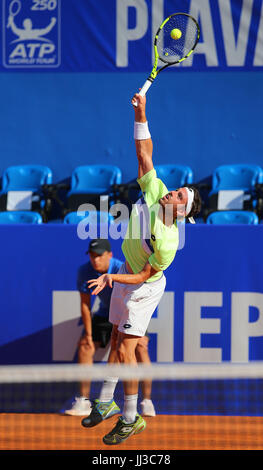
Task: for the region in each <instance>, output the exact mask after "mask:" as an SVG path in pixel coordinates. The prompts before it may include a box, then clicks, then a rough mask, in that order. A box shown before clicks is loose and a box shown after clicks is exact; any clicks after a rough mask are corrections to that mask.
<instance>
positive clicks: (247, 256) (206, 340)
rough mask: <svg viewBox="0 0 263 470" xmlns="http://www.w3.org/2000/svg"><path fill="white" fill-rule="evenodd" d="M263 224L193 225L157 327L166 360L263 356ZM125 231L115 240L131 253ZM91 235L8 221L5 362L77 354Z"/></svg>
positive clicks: (0, 353) (0, 338)
mask: <svg viewBox="0 0 263 470" xmlns="http://www.w3.org/2000/svg"><path fill="white" fill-rule="evenodd" d="M262 231H263V225H259V226H208V225H201V224H200V225H196V226H193V227H192V226H190V225H187V226H186V233H185V244H184V246H183V247H182V249H180V250H179V251H178V252H177V254H176V257H175V260H174V262H173V263H172V265H171V266H170V267H169V268H168V269H167V271H166V273H165V274H166V278H167V284H166V290H165V293H164V296H163V298H162V300H161V302H160V305H159V307H158V309H157V310H156V312H155V314H154V316H153V317H152V319H151V322H150V326H149V329H148V331H149V333H150V336H151V340H150V355H151V359H152V361H157V362H165V363H169V362H174V361H175V362H177V361H179V362H181V361H184V362H188V363H194V362H197V363H209V362H210V363H220V362H224V361H231V362H248V361H253V360H263V287H262V279H263V265H262V263H261V262H260V260H259V253H260V252H261V248H262V235H263V234H262ZM121 243H122V239H121V238H120V239H118V240H116V239H111V244H112V251H113V254H114V256H115V257H117V258H119V259H121V260H123V259H124V258H123V254H122V252H121ZM88 244H89V240H88V239H84V238H79V236H78V234H77V229H76V226H70V225H63V224H61V225H59V224H58V225H56V224H48V225H44V224H43V225H41V226H12V227H10V226H2V227H1V232H0V257H1V270H2V273H3V274H2V278H1V295H0V311H1V319H0V363H1V364H33V363H36V364H38V363H44V364H45V363H54V362H56V363H57V362H58V363H60V362H62V363H65V362H72V361H76V357H77V344H78V340H79V337H80V335H81V333H82V330H83V325H82V323H81V314H80V296H79V292H78V291H77V287H76V278H77V271H78V268H79V266H80V265H81V264H83V263H85V262H87V261H88V257H87V255H86V254H85V253H86V251H87V246H88Z"/></svg>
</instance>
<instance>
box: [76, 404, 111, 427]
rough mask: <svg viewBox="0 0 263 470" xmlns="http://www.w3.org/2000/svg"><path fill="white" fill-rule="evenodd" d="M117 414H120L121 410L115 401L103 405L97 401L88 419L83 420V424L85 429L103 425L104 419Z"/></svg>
mask: <svg viewBox="0 0 263 470" xmlns="http://www.w3.org/2000/svg"><path fill="white" fill-rule="evenodd" d="M117 413H120V408H119V407H118V406H117V405H116V403H115V401H114V400H111V401H110V402H108V403H102V402H100V401H99V400H97V399H96V400H94V403H93V405H92V411H91V413H90V415H89V416H87V418H83V420H82V421H81V424H82V426H84V427H85V428H92V427H93V426H96V425H97V424H99V423H101V421H103V420H104V419H107V418H110V417H111V416H113V415H116V414H117Z"/></svg>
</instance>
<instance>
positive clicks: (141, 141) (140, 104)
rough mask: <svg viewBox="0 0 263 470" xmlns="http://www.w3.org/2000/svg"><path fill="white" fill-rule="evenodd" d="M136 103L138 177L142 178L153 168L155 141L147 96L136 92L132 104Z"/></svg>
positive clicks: (135, 131) (135, 127)
mask: <svg viewBox="0 0 263 470" xmlns="http://www.w3.org/2000/svg"><path fill="white" fill-rule="evenodd" d="M135 103H137V106H134V113H135V120H134V139H135V147H136V154H137V158H138V165H139V166H138V178H141V177H142V176H143V175H144V174H145V173H148V171H150V170H152V169H153V162H152V153H153V143H152V139H151V134H150V132H149V128H148V122H147V119H146V111H145V106H146V98H145V96H140V95H139V94H138V93H137V94H135V95H134V97H133V99H132V104H135Z"/></svg>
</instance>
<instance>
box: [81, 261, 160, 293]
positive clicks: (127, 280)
mask: <svg viewBox="0 0 263 470" xmlns="http://www.w3.org/2000/svg"><path fill="white" fill-rule="evenodd" d="M156 273H157V271H156V269H154V268H153V267H152V266H151V265H150V263H148V262H147V263H146V264H145V266H144V268H143V269H142V270H141V271H140V272H139V273H137V274H102V276H100V277H98V278H97V279H91V280H90V281H88V286H89V288H92V287H95V289H94V290H93V292H92V295H97V294H98V293H99V292H101V291H102V290H103V289H104V287H106V286H110V287H112V284H113V282H120V283H122V284H141V283H143V282H146V281H147V279H149V278H150V277H152V276H153V275H154V274H156Z"/></svg>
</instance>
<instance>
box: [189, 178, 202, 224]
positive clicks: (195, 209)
mask: <svg viewBox="0 0 263 470" xmlns="http://www.w3.org/2000/svg"><path fill="white" fill-rule="evenodd" d="M186 187H187V188H191V189H192V190H193V191H194V200H193V205H192V209H191V211H190V212H189V214H188V216H187V217H196V216H197V214H199V212H200V211H201V208H202V199H201V196H200V193H199V191H198V189H197V188H195V187H194V186H190V185H189V186H188V185H186Z"/></svg>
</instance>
